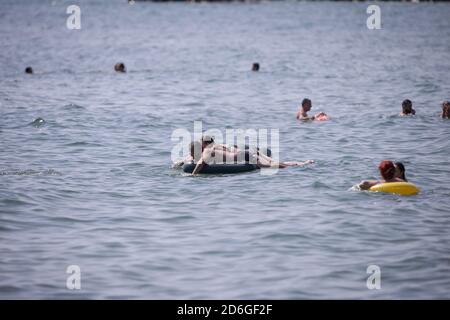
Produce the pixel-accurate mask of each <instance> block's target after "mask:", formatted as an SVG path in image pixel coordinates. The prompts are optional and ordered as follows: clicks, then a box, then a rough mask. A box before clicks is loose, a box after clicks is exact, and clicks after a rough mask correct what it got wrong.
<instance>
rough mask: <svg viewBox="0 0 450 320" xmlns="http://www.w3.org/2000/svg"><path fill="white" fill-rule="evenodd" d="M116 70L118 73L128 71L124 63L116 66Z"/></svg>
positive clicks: (118, 63)
mask: <svg viewBox="0 0 450 320" xmlns="http://www.w3.org/2000/svg"><path fill="white" fill-rule="evenodd" d="M114 70H116V71H117V72H125V71H126V68H125V64H124V63H123V62H117V63H116V64H115V65H114Z"/></svg>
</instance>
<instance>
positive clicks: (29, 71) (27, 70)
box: [25, 67, 33, 74]
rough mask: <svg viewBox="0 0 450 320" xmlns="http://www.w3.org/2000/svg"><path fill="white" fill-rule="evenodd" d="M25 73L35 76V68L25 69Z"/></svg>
mask: <svg viewBox="0 0 450 320" xmlns="http://www.w3.org/2000/svg"><path fill="white" fill-rule="evenodd" d="M25 73H28V74H33V68H32V67H26V68H25Z"/></svg>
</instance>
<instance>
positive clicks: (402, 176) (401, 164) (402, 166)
mask: <svg viewBox="0 0 450 320" xmlns="http://www.w3.org/2000/svg"><path fill="white" fill-rule="evenodd" d="M394 165H395V166H396V167H397V168H398V169H399V170H400V172H401V173H402V175H401V177H400V179H402V180H404V181H408V180H407V179H406V176H405V171H406V169H405V166H404V165H403V163H401V162H395V163H394Z"/></svg>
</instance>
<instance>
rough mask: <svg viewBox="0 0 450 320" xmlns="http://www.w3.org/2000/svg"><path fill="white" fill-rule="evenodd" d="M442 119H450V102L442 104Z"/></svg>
mask: <svg viewBox="0 0 450 320" xmlns="http://www.w3.org/2000/svg"><path fill="white" fill-rule="evenodd" d="M442 119H450V102H449V101H444V102H442Z"/></svg>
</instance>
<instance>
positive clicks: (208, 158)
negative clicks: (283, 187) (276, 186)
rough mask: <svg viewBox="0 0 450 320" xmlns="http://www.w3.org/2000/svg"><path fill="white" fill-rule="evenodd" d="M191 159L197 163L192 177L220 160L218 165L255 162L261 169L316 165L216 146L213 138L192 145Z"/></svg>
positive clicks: (206, 138)
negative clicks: (277, 159) (206, 165)
mask: <svg viewBox="0 0 450 320" xmlns="http://www.w3.org/2000/svg"><path fill="white" fill-rule="evenodd" d="M191 157H192V158H193V159H194V160H195V161H197V164H196V166H195V168H194V170H193V171H192V175H195V174H197V173H199V172H200V171H201V170H202V168H203V166H204V165H205V164H209V163H211V162H213V163H214V162H215V161H217V160H218V159H219V162H218V163H230V162H232V163H236V162H238V161H239V160H245V163H252V162H255V164H256V165H258V166H259V167H260V168H286V167H291V166H303V165H306V164H310V163H314V161H312V160H308V161H305V162H297V161H289V162H278V161H276V160H274V159H272V158H271V157H269V156H266V155H264V154H262V153H261V152H258V151H256V152H254V153H253V152H250V151H249V150H240V149H238V148H236V147H235V146H234V147H231V148H230V147H227V146H225V145H221V144H216V143H215V142H214V139H213V138H211V137H203V138H202V140H201V142H200V141H196V142H194V143H193V144H191Z"/></svg>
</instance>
